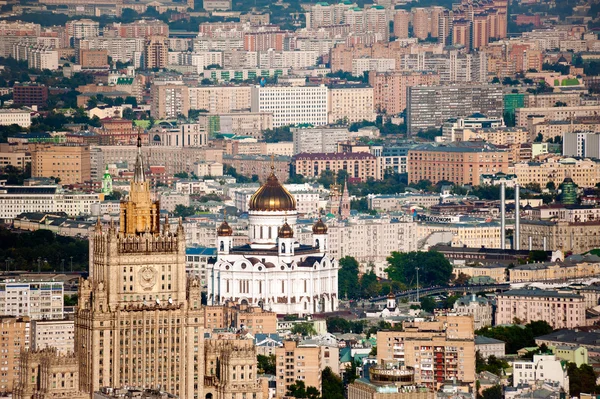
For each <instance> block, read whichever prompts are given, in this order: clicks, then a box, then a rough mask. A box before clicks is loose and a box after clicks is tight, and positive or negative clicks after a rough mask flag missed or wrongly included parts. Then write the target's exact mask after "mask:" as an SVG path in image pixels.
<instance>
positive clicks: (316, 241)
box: [315, 238, 320, 248]
mask: <svg viewBox="0 0 600 399" xmlns="http://www.w3.org/2000/svg"><path fill="white" fill-rule="evenodd" d="M319 245H320V244H319V239H318V238H317V239H316V240H315V247H317V248H320V246H319Z"/></svg>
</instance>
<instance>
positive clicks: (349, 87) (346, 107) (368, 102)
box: [325, 83, 377, 152]
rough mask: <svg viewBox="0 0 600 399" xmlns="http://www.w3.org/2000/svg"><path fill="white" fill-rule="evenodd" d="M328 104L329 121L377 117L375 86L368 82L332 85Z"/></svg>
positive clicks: (346, 121) (373, 118)
mask: <svg viewBox="0 0 600 399" xmlns="http://www.w3.org/2000/svg"><path fill="white" fill-rule="evenodd" d="M328 106H329V110H328V120H329V123H338V121H344V123H354V122H362V121H363V120H367V121H374V120H375V118H376V117H377V114H376V113H375V108H374V105H373V87H371V86H369V85H366V84H348V83H346V84H338V85H336V84H332V85H330V86H329V91H328ZM325 152H327V151H325Z"/></svg>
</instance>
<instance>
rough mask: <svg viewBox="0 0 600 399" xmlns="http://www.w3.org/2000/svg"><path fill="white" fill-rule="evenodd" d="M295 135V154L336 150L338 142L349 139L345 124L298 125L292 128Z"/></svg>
mask: <svg viewBox="0 0 600 399" xmlns="http://www.w3.org/2000/svg"><path fill="white" fill-rule="evenodd" d="M290 130H291V131H292V134H293V137H294V139H293V140H294V151H293V152H294V154H300V153H303V152H306V153H327V152H336V151H337V145H338V142H342V141H346V140H348V135H349V132H348V128H347V127H344V126H323V127H314V126H298V127H293V128H291V129H290Z"/></svg>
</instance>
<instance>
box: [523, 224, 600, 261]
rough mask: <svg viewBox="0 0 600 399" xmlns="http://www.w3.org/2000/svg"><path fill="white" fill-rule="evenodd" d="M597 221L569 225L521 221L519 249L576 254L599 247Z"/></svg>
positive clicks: (599, 225) (599, 237) (598, 226)
mask: <svg viewBox="0 0 600 399" xmlns="http://www.w3.org/2000/svg"><path fill="white" fill-rule="evenodd" d="M598 228H600V222H599V221H591V222H579V223H571V222H566V221H558V222H553V221H547V220H522V221H521V248H524V249H525V248H526V249H529V250H549V249H552V250H560V251H563V252H568V251H571V252H573V253H576V254H580V253H584V252H588V251H590V250H592V249H594V248H598V247H600V236H599V235H598Z"/></svg>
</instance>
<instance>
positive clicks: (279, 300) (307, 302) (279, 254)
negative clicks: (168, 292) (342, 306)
mask: <svg viewBox="0 0 600 399" xmlns="http://www.w3.org/2000/svg"><path fill="white" fill-rule="evenodd" d="M248 209H249V211H248V216H249V226H248V238H249V243H248V244H246V245H243V246H239V247H233V246H232V242H233V239H232V234H233V231H232V229H231V227H230V226H229V225H228V224H227V222H226V221H224V222H223V223H222V224H221V226H219V228H218V229H217V259H216V261H215V262H214V263H213V264H209V265H208V304H209V305H218V304H224V303H226V302H227V301H233V302H235V303H240V304H241V303H247V304H248V305H251V306H260V307H262V308H264V309H265V310H269V311H272V312H276V313H278V314H298V315H307V314H313V313H321V312H332V311H335V310H337V308H338V295H337V294H338V281H337V279H338V262H337V260H335V259H332V258H330V257H329V256H328V255H327V250H328V242H327V226H326V225H325V224H324V223H323V222H322V221H321V220H319V221H318V222H317V223H315V225H314V226H313V244H312V245H302V244H300V243H298V242H297V241H296V239H295V238H294V231H295V229H294V227H295V224H296V219H297V216H298V212H297V210H296V201H295V199H294V197H293V196H292V194H290V193H289V192H288V191H287V190H286V189H285V187H283V185H281V184H280V183H279V181H278V180H277V177H276V176H275V174H274V173H273V172H272V173H271V175H270V176H269V177H268V179H267V182H266V183H265V184H264V185H262V186H261V187H260V188H259V189H258V190H257V191H256V192H255V193H254V195H253V196H252V197H251V198H250V203H249V207H248Z"/></svg>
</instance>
